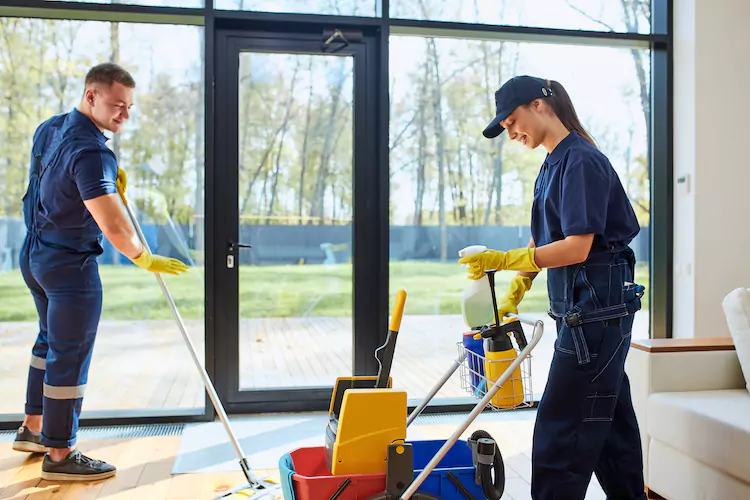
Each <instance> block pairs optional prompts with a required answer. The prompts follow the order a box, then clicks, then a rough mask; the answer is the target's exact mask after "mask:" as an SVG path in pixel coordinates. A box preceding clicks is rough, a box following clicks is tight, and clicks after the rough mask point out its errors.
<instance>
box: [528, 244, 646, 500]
mask: <svg viewBox="0 0 750 500" xmlns="http://www.w3.org/2000/svg"><path fill="white" fill-rule="evenodd" d="M633 266H634V264H633V258H632V251H630V249H625V250H621V251H615V252H607V253H604V254H599V255H597V256H595V257H592V258H589V260H587V261H586V262H585V263H583V264H579V265H575V266H569V267H567V268H559V269H557V270H548V288H549V292H550V303H551V305H552V310H551V313H552V314H553V315H554V316H556V318H557V319H556V321H557V329H558V337H557V340H556V342H555V353H554V356H553V359H552V364H551V366H550V372H549V378H548V381H547V386H546V388H545V391H544V395H543V396H542V399H541V401H540V403H539V408H538V412H537V420H536V426H535V429H534V443H533V449H532V477H531V496H532V498H533V499H534V500H551V499H554V500H583V499H584V498H585V496H586V490H587V488H588V485H589V483H590V481H591V477H592V474H596V476H597V479H598V480H599V483H600V484H601V485H602V488H603V489H604V491H605V493H606V495H607V498H610V499H613V500H615V499H617V500H634V499H638V500H641V499H645V498H646V497H645V493H644V484H643V458H642V450H641V440H640V434H639V429H638V424H637V422H636V419H635V412H634V411H633V404H632V401H631V396H630V384H629V381H628V379H627V376H626V375H625V366H624V365H625V358H626V356H627V353H628V349H629V347H630V337H631V331H632V327H633V318H634V314H633V312H634V310H635V309H636V307H633V306H632V305H631V306H630V307H628V308H627V309H628V314H626V315H622V314H619V315H617V317H611V316H612V314H609V313H608V312H607V311H612V309H610V308H615V309H617V308H616V306H617V305H618V304H623V303H631V304H632V303H636V304H637V300H638V297H637V288H636V287H635V286H633V285H632V284H630V283H631V282H632V281H633V272H634V267H633ZM620 309H621V308H620ZM602 310H604V313H601V314H599V315H597V311H602ZM570 313H574V314H575V313H582V314H580V315H579V316H584V317H586V318H587V322H584V323H577V322H575V321H568V322H566V321H565V320H564V319H563V318H564V317H565V315H566V314H567V315H568V316H569V318H570ZM588 320H590V321H588Z"/></svg>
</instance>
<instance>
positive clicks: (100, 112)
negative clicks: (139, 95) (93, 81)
mask: <svg viewBox="0 0 750 500" xmlns="http://www.w3.org/2000/svg"><path fill="white" fill-rule="evenodd" d="M86 101H87V102H88V104H89V106H90V107H91V114H92V115H93V117H94V122H95V123H96V125H97V126H98V127H99V128H100V129H102V130H109V131H110V132H112V133H114V134H117V133H119V132H120V130H121V129H122V126H123V124H124V123H125V121H126V120H128V119H129V118H130V108H131V107H132V106H133V89H131V88H129V87H126V86H125V85H123V84H121V83H118V82H114V83H113V84H112V85H111V86H106V85H94V86H92V87H91V88H88V89H86Z"/></svg>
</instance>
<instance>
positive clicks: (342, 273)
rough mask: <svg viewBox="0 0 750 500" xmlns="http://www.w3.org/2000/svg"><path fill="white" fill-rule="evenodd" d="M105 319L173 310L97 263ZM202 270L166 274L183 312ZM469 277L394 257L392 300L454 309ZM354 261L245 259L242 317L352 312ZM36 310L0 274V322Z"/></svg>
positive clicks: (193, 304)
mask: <svg viewBox="0 0 750 500" xmlns="http://www.w3.org/2000/svg"><path fill="white" fill-rule="evenodd" d="M100 269H101V276H102V283H103V286H104V312H103V318H105V319H132V320H143V319H168V318H171V313H170V311H169V308H168V307H167V305H166V301H165V300H164V297H163V296H162V293H161V289H160V288H159V286H158V285H157V284H156V280H155V279H154V277H153V275H152V274H151V273H148V272H146V271H143V270H142V269H139V268H136V267H135V266H109V265H107V266H101V268H100ZM201 273H202V270H201V271H200V272H199V271H198V270H196V269H193V270H191V271H190V272H189V273H188V274H187V275H183V276H179V277H173V276H167V277H165V280H166V282H167V285H168V286H169V288H170V290H171V292H172V294H173V296H174V298H175V301H176V303H177V306H178V308H179V309H180V313H181V314H182V316H183V318H185V319H195V318H202V317H203V303H204V291H203V278H202V274H201ZM514 274H515V273H514V272H502V273H498V275H497V290H498V294H502V293H504V291H505V289H506V288H507V284H508V281H509V280H510V279H511V278H512V277H513V276H514ZM636 275H637V276H636V281H637V282H638V283H640V284H644V285H646V297H644V299H645V300H644V308H647V307H648V291H649V290H648V285H649V276H648V267H646V266H645V265H644V266H640V267H638V269H637V272H636ZM545 278H546V274H544V273H543V274H541V275H540V276H539V277H538V278H537V279H536V280H535V282H534V286H533V288H532V290H531V291H529V293H528V294H526V297H525V298H524V301H523V303H522V309H521V311H522V312H523V311H527V312H532V311H533V312H543V311H546V310H547V308H548V301H547V289H546V280H545ZM467 284H468V281H467V279H466V278H465V274H464V271H463V270H462V269H461V267H460V266H459V265H457V264H456V263H455V262H451V263H446V264H441V263H432V262H420V261H407V262H393V263H391V265H390V298H391V302H392V300H393V297H394V296H395V294H396V291H397V290H398V289H400V288H403V289H404V290H406V292H407V294H408V297H407V300H406V310H405V312H406V314H437V313H440V314H458V313H460V312H461V306H460V303H459V294H460V293H461V292H462V291H463V290H464V289H465V287H466V285H467ZM351 290H352V280H351V265H349V264H337V265H334V266H322V265H285V266H259V267H250V266H247V267H242V268H241V269H240V307H241V316H242V317H258V316H265V317H299V316H302V315H304V314H310V315H313V316H350V315H351V311H352V300H351ZM36 319H37V318H36V311H35V309H34V304H33V301H32V300H31V296H30V294H29V291H28V290H27V288H26V285H25V284H24V282H23V279H22V278H21V274H20V272H18V271H14V272H10V273H3V274H0V322H2V321H36Z"/></svg>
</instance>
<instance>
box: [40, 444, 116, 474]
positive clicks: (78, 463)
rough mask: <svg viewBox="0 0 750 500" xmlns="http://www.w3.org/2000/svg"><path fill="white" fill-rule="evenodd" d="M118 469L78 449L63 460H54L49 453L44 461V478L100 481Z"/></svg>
mask: <svg viewBox="0 0 750 500" xmlns="http://www.w3.org/2000/svg"><path fill="white" fill-rule="evenodd" d="M116 471H117V469H115V467H113V466H112V465H109V464H108V463H106V462H101V461H99V460H94V459H91V458H89V457H87V456H85V455H84V454H83V453H81V452H80V451H78V450H73V451H71V452H70V453H68V456H67V457H65V458H64V459H63V460H62V461H61V462H53V461H52V460H51V459H50V458H49V454H47V455H44V461H43V462H42V479H46V480H47V481H98V480H99V479H107V478H108V477H112V476H114V475H115V472H116Z"/></svg>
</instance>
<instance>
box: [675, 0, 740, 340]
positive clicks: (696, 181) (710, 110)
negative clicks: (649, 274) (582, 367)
mask: <svg viewBox="0 0 750 500" xmlns="http://www.w3.org/2000/svg"><path fill="white" fill-rule="evenodd" d="M674 9H675V12H674V42H675V47H674V48H675V52H674V173H675V179H674V181H675V188H674V193H675V198H674V211H675V213H674V231H675V239H674V263H675V269H674V336H675V337H717V336H728V335H729V330H728V329H727V326H726V321H725V319H724V313H723V311H722V308H721V301H722V300H723V298H724V296H725V295H726V294H728V293H729V292H731V291H732V290H734V289H735V288H737V287H740V286H750V221H746V220H745V218H746V217H748V216H749V215H750V57H749V56H748V55H747V51H748V48H750V30H748V28H747V26H748V21H750V1H748V0H675V2H674ZM686 175H688V176H689V182H688V183H687V185H686V184H680V183H677V179H679V178H680V177H683V176H686Z"/></svg>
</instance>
